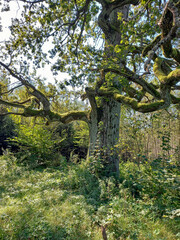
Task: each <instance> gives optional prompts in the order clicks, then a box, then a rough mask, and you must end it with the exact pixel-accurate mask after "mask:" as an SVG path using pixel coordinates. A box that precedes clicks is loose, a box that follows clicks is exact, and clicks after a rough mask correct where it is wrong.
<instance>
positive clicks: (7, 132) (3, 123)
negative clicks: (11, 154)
mask: <svg viewBox="0 0 180 240" xmlns="http://www.w3.org/2000/svg"><path fill="white" fill-rule="evenodd" d="M15 127H16V126H15V123H14V122H13V120H12V119H11V118H10V117H9V116H5V117H2V116H0V154H2V151H3V149H6V148H8V147H9V148H13V146H12V145H11V143H10V141H9V138H11V137H13V136H15Z"/></svg>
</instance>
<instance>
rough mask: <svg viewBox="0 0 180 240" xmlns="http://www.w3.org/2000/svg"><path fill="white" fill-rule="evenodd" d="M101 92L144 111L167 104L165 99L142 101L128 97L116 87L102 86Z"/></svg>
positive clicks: (150, 110)
mask: <svg viewBox="0 0 180 240" xmlns="http://www.w3.org/2000/svg"><path fill="white" fill-rule="evenodd" d="M99 94H100V95H101V96H107V97H112V98H114V99H115V100H116V101H118V102H120V103H123V104H125V105H128V106H130V107H131V108H132V109H134V110H136V111H138V112H142V113H148V112H153V111H157V110H159V109H162V108H164V107H166V106H167V104H166V103H165V101H164V100H157V101H155V102H150V103H140V102H138V101H136V100H135V99H133V98H130V97H126V96H124V95H122V94H120V93H119V91H118V90H117V89H115V88H103V87H101V88H100V90H99Z"/></svg>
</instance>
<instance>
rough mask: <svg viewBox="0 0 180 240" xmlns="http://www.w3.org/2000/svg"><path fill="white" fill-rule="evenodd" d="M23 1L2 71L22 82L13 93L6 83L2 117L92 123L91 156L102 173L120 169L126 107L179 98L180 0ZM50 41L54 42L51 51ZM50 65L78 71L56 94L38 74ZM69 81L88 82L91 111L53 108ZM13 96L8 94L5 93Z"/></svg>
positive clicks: (149, 108) (149, 107) (152, 107)
mask: <svg viewBox="0 0 180 240" xmlns="http://www.w3.org/2000/svg"><path fill="white" fill-rule="evenodd" d="M21 2H23V6H24V10H23V12H22V19H14V20H13V21H12V26H11V38H10V40H9V41H8V42H5V43H4V45H3V44H2V47H1V50H2V51H1V59H2V60H1V61H0V66H1V69H2V71H6V76H8V75H11V76H12V77H14V78H16V79H17V80H18V83H17V85H16V86H15V87H14V88H11V89H10V88H9V89H8V92H7V91H6V90H4V89H3V87H1V88H2V90H1V99H0V104H2V105H5V106H7V107H8V112H6V113H2V115H8V114H16V115H21V116H25V117H32V116H34V117H44V118H47V119H48V121H49V122H52V121H60V122H62V123H69V122H71V121H76V120H81V121H85V122H86V123H87V124H88V126H89V136H90V137H89V138H90V140H89V151H88V157H89V156H93V157H95V158H97V159H99V161H101V162H102V164H103V167H104V168H103V171H102V174H104V175H106V176H109V175H112V174H118V172H119V160H118V153H117V150H116V145H117V143H118V139H119V120H120V105H121V104H126V105H128V106H129V107H131V108H132V109H134V110H136V111H139V112H142V113H147V112H153V111H157V110H160V109H163V108H168V107H169V106H170V105H171V104H179V102H180V99H179V98H178V96H177V90H178V89H179V85H178V82H179V79H180V69H179V63H180V52H179V50H178V42H177V40H178V28H179V24H180V22H179V11H180V2H179V1H177V0H169V1H168V2H167V3H166V4H165V2H163V3H162V1H159V0H153V1H150V0H149V1H147V2H144V1H138V0H116V1H108V0H97V1H93V0H82V1H80V0H79V1H77V0H74V1H67V0H57V1H52V0H48V1H45V0H37V1H33V0H32V1H26V0H22V1H21ZM152 26H153V27H152ZM98 39H99V44H97V41H98ZM48 41H51V43H52V44H51V45H52V46H51V49H50V50H49V51H46V50H45V48H44V46H47V45H46V43H47V42H48ZM101 45H102V46H101ZM152 61H153V62H154V64H153V66H152V64H151V62H152ZM45 64H51V66H52V72H53V73H54V75H57V73H58V71H66V72H68V73H69V74H70V75H71V79H70V80H65V81H64V82H63V83H62V82H61V83H60V84H59V85H58V84H57V87H56V88H54V92H53V94H50V95H48V94H46V92H47V88H46V87H45V88H44V89H43V90H42V89H41V85H42V84H41V80H40V79H39V78H38V77H37V75H36V69H37V68H40V67H43V66H45ZM66 85H71V87H72V90H73V91H76V90H75V87H78V86H81V87H82V90H84V94H82V100H85V99H88V100H89V103H90V110H86V109H85V110H81V111H77V110H76V111H71V112H66V113H61V111H60V110H58V111H57V112H55V111H54V110H53V108H52V103H53V98H54V96H55V95H57V94H58V93H59V90H60V88H66ZM19 87H25V88H26V100H23V101H22V99H20V98H18V99H16V100H15V101H12V100H11V96H12V94H13V91H14V90H15V89H16V88H19ZM7 93H9V98H8V99H6V98H5V97H4V96H6V95H7ZM60 107H61V106H60ZM97 148H98V151H96V150H97Z"/></svg>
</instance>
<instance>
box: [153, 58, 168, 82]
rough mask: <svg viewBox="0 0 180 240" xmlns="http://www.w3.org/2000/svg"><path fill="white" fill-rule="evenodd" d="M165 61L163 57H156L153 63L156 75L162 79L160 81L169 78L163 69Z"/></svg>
mask: <svg viewBox="0 0 180 240" xmlns="http://www.w3.org/2000/svg"><path fill="white" fill-rule="evenodd" d="M162 62H163V59H162V58H159V57H158V58H156V60H155V61H154V65H153V71H154V74H155V75H156V77H157V78H158V79H159V80H160V82H165V81H166V80H167V75H166V74H165V73H164V72H163V71H162V68H161V64H162Z"/></svg>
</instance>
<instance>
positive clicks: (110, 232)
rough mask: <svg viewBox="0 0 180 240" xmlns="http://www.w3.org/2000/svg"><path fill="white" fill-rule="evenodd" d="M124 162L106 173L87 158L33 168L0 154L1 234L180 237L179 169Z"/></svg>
mask: <svg viewBox="0 0 180 240" xmlns="http://www.w3.org/2000/svg"><path fill="white" fill-rule="evenodd" d="M155 163H156V162H153V163H151V164H149V163H146V164H143V165H139V166H137V165H136V164H134V163H123V164H121V166H120V179H119V181H118V182H117V180H116V181H115V179H113V178H109V179H106V178H103V179H100V178H98V177H97V176H95V175H93V174H92V173H91V172H90V170H89V167H88V166H87V164H86V163H85V162H82V163H81V164H79V165H73V164H69V165H68V164H64V163H63V165H62V166H60V167H49V168H45V169H44V168H36V169H31V168H28V167H27V166H26V167H25V166H20V165H19V164H18V163H17V159H16V157H14V155H12V154H11V153H6V154H4V155H3V156H2V157H0V172H1V175H0V239H2V240H16V239H17V240H19V239H31V240H32V239H40V240H41V239H52V240H55V239H58V240H61V239H62V240H63V239H65V240H76V239H77V240H88V239H89V240H100V239H103V237H102V232H101V228H102V226H103V227H104V228H105V231H106V234H107V237H108V240H122V239H134V240H135V239H137V240H146V239H147V240H151V239H152V240H176V239H179V237H180V234H179V227H178V226H179V224H178V223H179V221H178V216H179V214H180V211H179V210H178V173H177V170H176V168H173V167H172V166H167V167H166V168H159V166H158V167H157V164H155Z"/></svg>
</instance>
